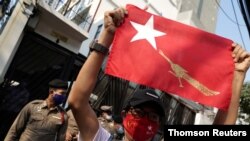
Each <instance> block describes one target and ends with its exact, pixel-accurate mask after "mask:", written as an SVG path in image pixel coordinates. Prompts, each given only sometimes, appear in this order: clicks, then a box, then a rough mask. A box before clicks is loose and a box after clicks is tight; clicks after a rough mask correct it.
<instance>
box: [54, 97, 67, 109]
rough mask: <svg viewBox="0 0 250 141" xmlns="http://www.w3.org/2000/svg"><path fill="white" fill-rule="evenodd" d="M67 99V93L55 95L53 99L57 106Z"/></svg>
mask: <svg viewBox="0 0 250 141" xmlns="http://www.w3.org/2000/svg"><path fill="white" fill-rule="evenodd" d="M65 99H66V96H65V95H60V94H54V95H53V100H54V102H55V105H56V106H57V105H60V104H62V103H63V102H64V101H65Z"/></svg>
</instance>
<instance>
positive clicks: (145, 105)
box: [69, 8, 250, 141]
mask: <svg viewBox="0 0 250 141" xmlns="http://www.w3.org/2000/svg"><path fill="white" fill-rule="evenodd" d="M126 14H127V11H126V10H125V9H123V8H117V9H115V10H112V11H108V12H106V13H105V15H104V29H103V31H102V32H101V34H100V37H99V39H98V41H97V42H96V43H94V44H92V47H91V48H92V50H93V51H92V52H91V54H90V55H89V57H88V59H87V60H86V62H85V63H84V65H83V67H82V69H81V71H80V72H79V74H78V77H77V80H76V82H75V83H74V85H73V87H72V90H71V93H70V95H69V105H70V106H71V109H72V112H73V114H74V116H75V119H76V122H77V124H78V127H79V131H80V135H79V140H80V141H93V140H94V141H107V140H110V137H111V135H110V133H108V132H107V131H106V130H104V129H103V128H102V127H101V126H100V124H99V123H98V120H97V117H96V115H95V113H94V111H93V110H92V108H91V106H90V105H89V102H88V100H89V97H90V94H91V92H92V90H93V89H94V87H95V83H96V81H97V76H98V72H99V69H100V68H101V65H102V63H103V60H104V58H105V56H106V54H107V50H108V48H109V47H110V45H111V43H112V41H113V38H114V33H115V30H116V27H118V26H120V25H121V24H122V23H123V20H124V17H125V16H126ZM105 47H106V48H105ZM232 47H233V49H234V50H233V52H232V57H233V58H234V61H235V72H234V79H233V88H232V94H233V95H232V99H231V103H230V106H229V109H228V111H219V112H218V114H217V117H216V119H215V122H214V123H215V124H234V123H235V121H236V118H237V112H238V107H239V97H240V90H241V87H242V84H243V81H244V77H245V75H246V71H247V70H248V68H249V66H250V55H249V53H247V52H246V51H245V50H244V49H242V48H241V47H240V46H239V45H237V44H233V45H232ZM100 48H101V49H100ZM124 53H126V52H124ZM152 103H153V104H152ZM122 115H123V118H124V119H123V126H124V129H125V136H124V140H125V141H149V140H151V139H152V138H153V136H154V135H155V134H156V131H157V130H158V129H159V127H160V119H161V118H162V117H163V116H164V110H163V107H162V103H161V101H160V99H159V97H158V95H157V94H155V92H154V91H152V90H148V89H146V90H138V91H136V92H135V94H134V95H133V96H132V98H131V99H129V100H128V102H127V103H126V106H125V107H124V110H123V111H122Z"/></svg>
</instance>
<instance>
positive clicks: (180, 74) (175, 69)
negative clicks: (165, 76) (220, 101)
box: [159, 50, 220, 96]
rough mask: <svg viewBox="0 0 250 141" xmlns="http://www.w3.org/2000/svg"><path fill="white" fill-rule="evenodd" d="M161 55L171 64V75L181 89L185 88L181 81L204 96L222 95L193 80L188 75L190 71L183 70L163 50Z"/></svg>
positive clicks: (160, 51)
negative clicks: (176, 79)
mask: <svg viewBox="0 0 250 141" xmlns="http://www.w3.org/2000/svg"><path fill="white" fill-rule="evenodd" d="M159 54H160V55H161V56H162V57H163V58H164V59H166V60H167V62H168V63H169V64H170V66H171V69H172V71H169V72H170V73H171V74H173V75H174V76H175V77H177V78H178V80H179V87H183V85H182V81H181V79H184V80H186V81H187V82H188V83H189V84H191V85H192V86H193V87H195V88H196V89H197V90H199V91H200V92H201V93H202V94H204V95H205V96H214V95H218V94H220V92H218V91H214V90H211V89H209V88H207V87H206V86H205V85H203V84H201V83H200V82H199V81H197V80H195V79H194V78H192V77H191V76H190V75H188V74H187V72H188V71H186V70H185V69H184V68H182V67H181V66H180V65H178V64H175V63H173V62H172V61H171V60H170V59H169V58H168V57H167V56H166V55H165V54H164V53H163V51H162V50H159Z"/></svg>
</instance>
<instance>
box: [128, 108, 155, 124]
mask: <svg viewBox="0 0 250 141" xmlns="http://www.w3.org/2000/svg"><path fill="white" fill-rule="evenodd" d="M129 112H130V113H131V114H132V115H133V116H134V117H136V118H142V117H144V116H147V117H148V119H149V120H151V121H154V122H159V121H160V117H159V115H158V114H156V113H154V112H147V111H145V110H143V109H140V108H133V107H132V108H130V110H129Z"/></svg>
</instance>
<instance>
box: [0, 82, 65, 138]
mask: <svg viewBox="0 0 250 141" xmlns="http://www.w3.org/2000/svg"><path fill="white" fill-rule="evenodd" d="M67 88H68V84H67V82H64V81H62V80H59V79H54V80H52V81H50V82H49V95H48V97H47V99H46V100H34V101H31V102H30V103H28V104H27V105H26V106H25V107H24V108H23V109H22V110H21V112H20V113H19V115H18V116H17V118H16V120H15V121H14V123H13V124H12V126H11V128H10V130H9V132H8V134H7V136H6V137H5V140H4V141H65V134H66V129H67V124H68V119H67V118H68V117H67V113H66V112H65V111H64V109H63V108H62V107H60V106H59V105H60V104H61V103H63V102H64V101H65V100H66V92H67Z"/></svg>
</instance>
